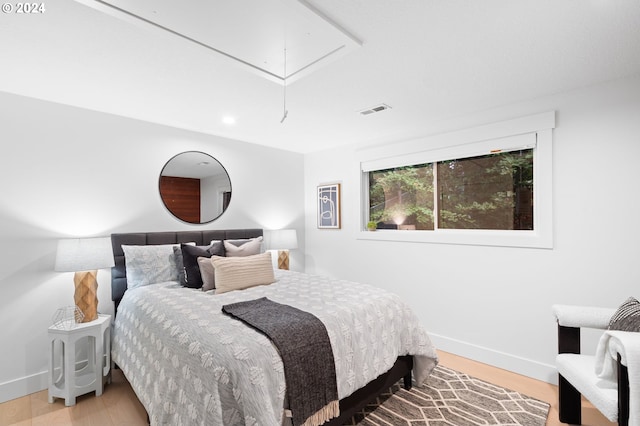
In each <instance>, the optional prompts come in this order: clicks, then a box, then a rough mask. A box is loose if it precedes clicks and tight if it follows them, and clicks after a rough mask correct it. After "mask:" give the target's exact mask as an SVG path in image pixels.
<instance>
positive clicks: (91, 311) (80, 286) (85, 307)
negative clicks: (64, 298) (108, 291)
mask: <svg viewBox="0 0 640 426" xmlns="http://www.w3.org/2000/svg"><path fill="white" fill-rule="evenodd" d="M97 275H98V271H82V272H76V273H75V275H74V276H73V283H74V284H75V286H76V292H75V294H74V295H73V298H74V300H75V302H76V306H77V307H78V308H80V310H81V311H82V313H83V314H84V319H83V320H82V322H89V321H93V320H95V319H97V318H98V281H97V280H96V276H97Z"/></svg>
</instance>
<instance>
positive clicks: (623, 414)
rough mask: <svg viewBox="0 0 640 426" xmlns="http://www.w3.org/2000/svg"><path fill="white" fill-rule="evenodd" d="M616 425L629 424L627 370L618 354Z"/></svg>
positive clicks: (624, 425)
mask: <svg viewBox="0 0 640 426" xmlns="http://www.w3.org/2000/svg"><path fill="white" fill-rule="evenodd" d="M618 426H629V370H628V369H627V367H626V366H624V365H622V362H621V357H620V354H618Z"/></svg>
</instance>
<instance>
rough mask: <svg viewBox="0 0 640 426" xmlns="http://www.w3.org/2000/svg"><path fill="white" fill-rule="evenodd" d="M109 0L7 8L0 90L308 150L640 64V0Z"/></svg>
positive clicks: (419, 127) (633, 69)
mask: <svg viewBox="0 0 640 426" xmlns="http://www.w3.org/2000/svg"><path fill="white" fill-rule="evenodd" d="M109 1H110V2H111V4H113V5H117V7H119V8H121V9H124V10H128V11H129V12H131V13H132V14H134V15H138V16H140V17H143V18H144V20H146V21H142V22H141V20H140V19H138V18H135V17H133V16H130V15H129V16H127V14H123V13H122V12H118V13H114V12H113V11H109V10H105V8H106V6H105V4H104V2H96V1H95V0H78V1H73V0H56V1H55V2H47V3H45V6H46V11H45V12H44V13H42V14H38V15H19V14H15V13H13V14H7V13H3V14H0V58H1V61H2V66H1V67H0V91H5V92H9V93H16V94H21V95H25V96H31V97H35V98H39V99H44V100H49V101H54V102H59V103H63V104H68V105H73V106H78V107H83V108H88V109H91V110H96V111H103V112H107V113H112V114H117V115H121V116H125V117H132V118H136V119H140V120H145V121H149V122H154V123H161V124H165V125H169V126H174V127H179V128H184V129H189V130H194V131H198V132H203V133H207V134H213V135H219V136H223V137H228V138H233V139H238V140H243V141H248V142H253V143H257V144H262V145H266V146H271V147H276V148H281V149H285V150H290V151H295V152H301V153H307V152H313V151H317V150H322V149H326V148H332V147H338V146H341V145H345V144H356V143H357V144H374V143H381V142H388V141H397V140H403V139H408V138H413V137H418V136H421V135H425V134H428V133H429V129H430V127H431V125H433V123H437V122H441V121H442V120H446V119H450V118H453V117H459V116H463V115H468V114H473V113H474V112H478V111H484V110H487V109H490V108H494V107H498V106H501V105H508V104H511V103H514V102H519V101H523V100H527V99H533V98H537V97H541V96H546V95H550V94H553V93H558V92H563V91H567V90H571V89H575V88H579V87H584V86H588V85H592V84H596V83H599V82H603V81H607V80H612V79H617V78H621V77H624V76H629V75H633V74H638V73H640V30H639V28H640V2H638V1H637V0H615V1H611V0H562V1H557V0H529V1H524V0H483V1H481V2H480V1H471V0H350V1H344V0H304V1H296V0H233V1H226V2H222V1H219V0H218V1H211V0H183V1H181V2H175V1H168V0H155V1H152V0H146V1H142V0H138V1H131V0H109ZM256 2H259V4H260V5H261V6H260V8H261V9H256V7H257V6H256V5H257V4H258V3H256ZM212 3H213V5H212ZM267 3H268V4H269V6H268V7H266V8H265V6H264V5H265V4H267ZM214 6H215V7H218V6H219V9H215V10H214ZM107 9H108V8H107ZM256 13H257V14H256ZM123 15H124V16H123ZM214 15H215V16H214ZM281 16H285V17H286V18H284V19H282V18H281ZM265 23H272V24H273V25H275V27H273V28H281V27H283V26H284V27H285V29H284V30H283V31H282V34H283V35H282V39H281V40H278V37H277V36H273V34H276V31H275V30H273V29H271V30H267V32H266V33H265V32H262V27H263V25H265ZM160 26H162V27H164V28H166V29H170V30H171V31H167V30H166V29H161V28H160ZM278 26H279V27H278ZM269 31H271V32H269ZM265 34H266V35H265ZM285 34H286V36H285ZM305 37H308V38H309V39H312V40H311V41H309V40H307V41H305V40H304V39H305ZM341 43H343V44H344V46H345V48H344V51H342V49H338V50H339V51H340V53H339V54H335V55H329V56H330V57H329V58H325V59H326V60H325V59H323V60H321V61H318V63H315V62H314V61H315V59H314V58H320V59H322V58H324V56H323V53H322V52H324V51H326V49H327V48H328V49H329V50H331V46H340V45H341ZM285 45H288V46H289V47H287V52H288V53H287V56H286V58H287V64H288V66H287V69H288V70H289V71H287V73H286V74H287V75H288V76H289V77H290V78H289V79H284V78H283V76H284V69H283V65H284V57H285V56H284V46H285ZM301 46H302V47H301ZM309 46H311V47H309ZM317 46H320V47H317ZM327 46H329V47H327ZM314 49H315V50H314ZM323 49H324V50H323ZM245 54H248V55H249V56H248V58H249V59H246V58H245V57H244V56H242V55H245ZM263 54H264V56H262V55H263ZM305 55H306V56H305ZM240 57H242V58H241V59H242V61H238V60H236V59H237V58H240ZM260 61H262V63H263V65H264V68H265V70H266V69H267V65H272V66H273V68H271V69H270V71H268V72H264V70H263V71H261V70H256V69H255V67H253V69H252V67H251V66H248V65H247V64H246V63H241V62H247V63H252V62H255V63H257V64H259V62H260ZM305 61H306V62H305ZM309 61H311V63H312V64H313V65H312V66H310V67H308V69H306V70H305V71H304V72H301V73H299V74H298V75H297V76H295V77H294V76H292V75H291V74H292V73H293V70H294V69H302V68H304V67H305V65H304V64H307V63H309ZM265 62H267V64H264V63H265ZM301 64H302V65H301ZM254 65H255V64H254ZM260 67H262V66H260ZM289 67H290V68H289ZM269 73H271V74H273V75H272V76H271V77H269V76H266V75H265V74H269ZM265 76H266V77H267V78H265ZM285 83H286V84H285ZM285 90H286V97H285ZM285 101H286V105H285ZM381 103H384V104H387V105H389V106H391V108H390V109H387V110H384V111H382V112H379V113H375V114H369V115H366V116H364V115H361V114H360V113H359V111H361V110H364V109H368V108H371V107H375V106H377V105H379V104H381ZM285 109H286V110H287V111H288V114H287V118H286V120H284V121H282V118H283V113H284V111H285ZM228 116H231V117H234V118H235V121H236V122H235V124H233V125H229V124H225V123H224V122H223V118H224V117H228ZM281 121H282V122H281Z"/></svg>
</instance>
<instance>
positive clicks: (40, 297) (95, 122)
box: [0, 93, 304, 402]
mask: <svg viewBox="0 0 640 426" xmlns="http://www.w3.org/2000/svg"><path fill="white" fill-rule="evenodd" d="M0 120H1V125H0V141H1V146H2V150H1V151H0V185H1V187H2V191H1V195H0V239H1V241H0V242H1V244H2V255H1V256H0V324H1V326H0V360H2V362H1V363H0V402H2V401H6V400H8V399H12V398H15V397H18V396H22V395H26V394H28V393H32V392H35V391H38V390H41V389H44V388H45V387H46V386H47V381H46V370H47V368H48V366H47V360H48V352H47V351H48V346H47V327H49V325H51V317H52V315H53V314H54V312H55V311H56V309H57V308H59V307H62V306H67V305H70V304H73V273H58V272H54V271H53V264H54V259H55V249H56V243H57V240H58V239H59V238H65V237H75V236H80V237H82V236H102V235H105V236H106V235H109V234H110V233H111V232H130V231H179V230H194V229H223V228H226V229H231V228H246V227H262V228H265V229H278V228H285V227H286V228H297V229H298V238H299V239H300V246H301V248H303V247H304V232H303V228H304V218H303V209H304V206H303V197H304V196H303V191H304V188H303V183H302V182H303V157H302V155H300V154H294V153H290V152H286V151H280V150H275V149H270V148H265V147H261V146H258V145H254V144H248V143H244V142H239V141H235V140H229V139H224V138H219V137H213V136H208V135H203V134H198V133H193V132H187V131H182V130H178V129H175V128H170V127H165V126H160V125H156V124H149V123H145V122H141V121H136V120H130V119H125V118H122V117H116V116H112V115H107V114H102V113H96V112H91V111H87V110H82V109H77V108H72V107H68V106H62V105H58V104H53V103H48V102H43V101H38V100H34V99H29V98H25V97H20V96H15V95H10V94H6V93H0ZM189 150H194V151H203V152H206V153H208V154H211V155H212V156H213V157H215V158H216V159H218V160H219V161H220V162H221V163H222V164H223V165H224V166H225V167H226V169H227V171H228V173H229V175H230V177H231V184H232V187H233V196H232V199H231V203H230V205H229V208H228V210H227V211H226V212H225V213H224V214H223V215H222V216H221V217H220V218H219V219H218V220H216V221H215V222H213V223H211V224H208V225H188V224H185V223H183V222H181V221H179V220H177V219H174V218H173V217H172V216H171V215H170V214H169V213H168V212H167V209H166V208H165V207H164V205H163V204H162V201H161V199H160V196H159V194H158V176H159V174H160V170H161V169H162V167H163V166H164V164H165V162H166V161H167V160H168V159H170V158H171V157H173V156H174V155H175V154H177V153H179V152H182V151H189ZM291 256H292V259H291V268H292V269H298V270H302V269H303V268H304V265H303V262H304V251H303V250H302V249H300V250H295V251H293V252H292V253H291ZM98 284H99V294H98V298H99V310H100V311H101V312H104V313H112V312H113V307H112V306H113V305H112V302H111V289H110V272H109V271H108V270H101V271H99V274H98Z"/></svg>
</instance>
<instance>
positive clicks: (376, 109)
mask: <svg viewBox="0 0 640 426" xmlns="http://www.w3.org/2000/svg"><path fill="white" fill-rule="evenodd" d="M387 109H391V107H390V106H389V105H387V104H380V105H376V106H374V107H371V108H367V109H363V110H362V111H360V115H369V114H373V113H375V112H380V111H384V110H387Z"/></svg>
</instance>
